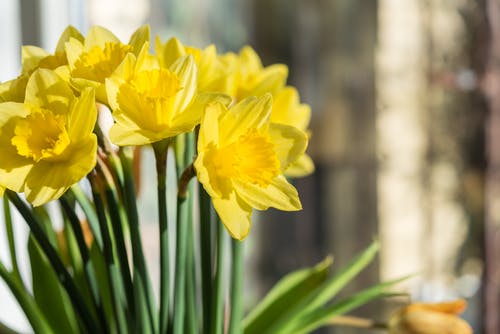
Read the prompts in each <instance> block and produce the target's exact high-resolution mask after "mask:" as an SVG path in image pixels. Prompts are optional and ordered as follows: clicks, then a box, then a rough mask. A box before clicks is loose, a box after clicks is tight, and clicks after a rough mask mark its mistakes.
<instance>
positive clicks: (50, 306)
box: [28, 235, 79, 334]
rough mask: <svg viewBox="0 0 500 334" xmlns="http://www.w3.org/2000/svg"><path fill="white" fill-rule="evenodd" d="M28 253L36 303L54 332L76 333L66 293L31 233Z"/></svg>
mask: <svg viewBox="0 0 500 334" xmlns="http://www.w3.org/2000/svg"><path fill="white" fill-rule="evenodd" d="M28 253H29V258H30V262H31V273H32V283H33V293H34V296H35V301H36V304H37V305H38V307H39V308H40V310H41V311H42V312H43V314H44V316H45V317H46V319H47V321H48V323H49V324H50V326H51V327H52V329H53V330H54V332H55V333H61V334H63V333H78V332H79V327H78V322H77V319H76V316H75V312H74V311H73V306H72V304H71V302H70V300H69V298H68V295H67V294H66V292H65V291H64V289H63V288H62V286H61V285H60V283H59V281H58V279H57V276H56V274H55V272H54V270H53V269H52V267H51V266H50V264H49V262H48V260H47V258H46V257H45V255H44V254H43V252H42V250H41V249H40V247H39V246H38V244H37V243H36V241H35V240H34V239H33V236H31V235H30V238H29V240H28Z"/></svg>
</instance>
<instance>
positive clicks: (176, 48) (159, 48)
mask: <svg viewBox="0 0 500 334" xmlns="http://www.w3.org/2000/svg"><path fill="white" fill-rule="evenodd" d="M155 52H156V55H157V57H158V60H159V61H160V65H161V66H162V67H165V68H169V67H170V66H171V65H172V64H173V63H174V62H175V61H176V60H177V59H179V58H180V57H182V56H185V55H186V50H185V49H184V46H183V45H182V43H181V42H180V41H179V40H178V39H177V38H175V37H173V38H171V39H169V40H168V41H167V42H166V43H165V44H164V45H162V44H161V40H160V37H159V36H157V37H156V40H155Z"/></svg>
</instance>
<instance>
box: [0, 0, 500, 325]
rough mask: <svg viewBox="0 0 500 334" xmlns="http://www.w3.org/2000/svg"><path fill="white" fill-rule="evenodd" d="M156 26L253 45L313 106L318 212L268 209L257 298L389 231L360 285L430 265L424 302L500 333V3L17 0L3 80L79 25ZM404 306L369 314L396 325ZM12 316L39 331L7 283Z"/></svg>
mask: <svg viewBox="0 0 500 334" xmlns="http://www.w3.org/2000/svg"><path fill="white" fill-rule="evenodd" d="M144 23H149V24H150V25H151V30H152V34H153V37H154V36H155V35H157V34H158V35H160V36H161V38H162V41H164V40H166V39H168V38H170V37H171V36H173V35H175V36H177V37H178V38H179V39H181V41H182V42H184V43H185V44H191V45H195V46H199V47H204V46H206V45H208V44H210V43H214V44H216V46H217V48H218V50H219V51H220V52H225V51H238V50H239V49H240V48H241V47H242V46H243V45H245V44H250V45H252V46H253V47H254V48H255V49H256V50H257V52H258V53H259V54H260V55H261V57H262V61H263V63H264V65H269V64H271V63H285V64H287V65H288V66H289V69H290V75H289V79H288V83H289V84H291V85H294V86H296V87H297V88H298V89H299V92H300V93H301V99H302V101H304V102H305V103H308V104H310V105H311V107H312V111H313V115H312V122H311V130H312V138H311V142H310V146H309V152H310V154H311V155H312V156H313V158H314V160H315V163H316V172H315V173H314V174H313V175H311V176H308V177H306V178H302V179H298V180H296V182H295V184H296V186H297V187H298V188H299V193H300V194H301V198H302V202H303V206H304V210H303V211H301V212H299V213H292V214H284V213H279V212H274V211H270V212H266V213H265V214H261V215H259V220H258V222H256V223H255V224H254V233H252V234H251V236H250V237H249V243H250V245H249V247H247V257H248V263H249V266H251V268H252V269H251V270H249V269H247V271H250V272H251V279H250V278H249V281H250V282H249V284H248V285H246V286H247V287H248V291H247V293H248V298H247V302H248V304H249V306H250V305H253V304H254V303H255V302H256V301H257V300H259V298H261V296H262V295H263V294H264V293H265V292H266V291H267V290H268V289H269V288H270V286H271V285H272V284H274V283H275V282H276V281H277V279H279V278H280V277H281V276H282V275H284V274H285V273H287V272H289V271H291V270H293V269H297V268H300V267H303V266H311V265H313V264H315V263H317V262H319V261H321V260H322V259H323V258H324V257H326V256H327V255H328V254H333V255H334V258H335V263H334V267H335V268H340V267H342V266H343V265H345V264H346V263H347V262H348V261H349V260H350V259H352V257H353V256H354V255H355V254H356V253H357V252H359V251H360V250H362V249H364V248H365V247H367V246H368V244H369V243H370V242H371V241H372V240H373V239H374V238H378V239H380V240H381V242H382V249H381V252H380V256H379V258H378V260H377V262H376V263H375V264H373V265H372V266H370V268H369V270H367V271H365V272H364V275H363V276H362V277H361V278H360V279H358V280H357V281H356V282H353V284H351V285H350V286H349V291H354V290H359V289H360V288H362V287H366V286H367V285H369V284H371V283H374V282H377V281H380V280H387V279H392V278H397V277H401V276H403V275H408V274H417V275H416V276H415V278H413V279H411V280H409V281H407V282H406V283H405V284H404V285H403V286H402V287H401V289H402V290H404V291H407V292H408V293H409V294H410V295H411V298H412V299H413V300H422V301H442V300H450V299H453V298H458V297H461V298H466V299H467V301H468V303H469V308H468V310H467V312H466V313H465V315H464V316H465V318H466V319H467V320H468V321H469V322H470V323H471V325H472V326H473V327H474V329H475V333H486V334H498V333H500V325H499V322H500V320H499V314H500V1H498V0H476V1H474V0H378V1H375V0H239V1H232V0H88V1H85V0H2V1H0V47H1V49H2V52H0V64H1V66H0V81H6V80H9V79H11V78H14V77H15V76H17V74H18V72H19V70H20V60H21V57H20V46H21V45H26V44H32V45H39V46H42V47H44V48H45V49H46V50H48V51H49V52H52V51H53V50H54V48H55V45H56V42H57V39H58V37H59V35H60V33H61V32H62V31H63V29H64V28H65V27H66V26H67V25H68V24H72V25H74V26H75V27H77V28H78V29H79V30H80V31H82V32H84V33H85V32H86V31H87V29H88V27H89V26H90V25H93V24H99V25H103V26H105V27H107V28H108V29H110V30H112V31H113V32H114V33H115V34H116V35H117V36H118V37H120V38H121V39H122V41H127V40H128V38H129V36H130V34H131V33H132V32H133V31H134V30H135V29H136V28H137V27H138V26H139V25H141V24H144ZM0 159H1V157H0ZM144 196H146V197H147V194H144ZM152 196H154V194H153V195H152ZM145 220H146V221H147V223H144V224H143V227H144V230H145V234H144V235H145V237H146V238H148V237H149V236H150V237H151V238H154V236H155V235H156V232H155V231H156V229H155V225H154V219H147V217H146V219H145ZM150 220H151V221H150ZM1 225H3V224H1ZM18 225H19V226H17V228H18V234H17V235H18V237H19V240H20V242H22V240H23V238H25V237H26V231H25V230H24V226H22V224H18ZM2 228H3V226H2V227H0V238H2V239H1V241H0V258H1V259H2V260H3V261H5V262H6V263H8V258H7V256H6V249H4V248H6V241H5V240H4V237H5V231H4V230H2ZM148 233H149V235H148ZM150 247H151V249H150V250H149V253H150V254H151V256H154V254H156V253H155V252H156V249H155V246H154V243H151V246H150ZM21 255H22V254H21ZM153 262H154V261H153ZM151 270H152V271H153V272H154V271H155V270H157V268H152V269H151ZM346 292H348V291H346ZM397 305H399V304H398V302H387V303H379V304H377V305H371V306H368V307H365V308H363V309H361V310H359V311H358V312H355V313H356V314H358V315H364V316H373V317H375V318H378V319H383V318H384V317H385V316H386V315H387V314H389V313H390V312H391V310H393V309H394V307H396V306H397ZM0 320H1V321H3V322H5V323H6V324H9V325H12V326H13V327H15V328H18V329H20V330H22V331H26V332H29V330H30V329H29V327H27V326H28V325H27V324H26V321H25V320H24V318H23V317H22V315H20V312H19V308H17V306H16V305H15V303H13V302H12V297H11V296H10V295H9V293H8V292H7V290H6V289H5V286H4V285H3V282H2V283H0ZM323 332H324V333H358V332H359V331H351V332H350V331H348V330H345V329H337V330H336V331H335V330H333V329H332V330H329V329H326V330H324V331H323ZM365 332H366V333H368V332H367V331H365Z"/></svg>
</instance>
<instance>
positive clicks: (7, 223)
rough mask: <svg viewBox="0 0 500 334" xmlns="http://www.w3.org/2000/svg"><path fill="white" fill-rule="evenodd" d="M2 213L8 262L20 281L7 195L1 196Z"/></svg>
mask: <svg viewBox="0 0 500 334" xmlns="http://www.w3.org/2000/svg"><path fill="white" fill-rule="evenodd" d="M3 214H4V217H5V230H6V232H7V240H8V242H9V252H10V262H11V264H12V273H13V274H14V276H15V277H16V278H17V279H18V280H19V282H22V278H21V273H20V272H19V265H18V263H17V254H16V242H15V240H14V228H13V225H12V215H11V212H10V205H9V200H8V199H7V196H4V197H3Z"/></svg>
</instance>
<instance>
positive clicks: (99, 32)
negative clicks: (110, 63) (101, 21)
mask: <svg viewBox="0 0 500 334" xmlns="http://www.w3.org/2000/svg"><path fill="white" fill-rule="evenodd" d="M108 42H111V43H120V40H119V39H118V37H116V36H115V34H113V33H112V32H111V31H109V30H108V29H106V28H104V27H101V26H92V27H91V28H90V29H89V32H88V33H87V38H85V42H84V49H85V50H86V51H88V50H90V49H92V48H93V47H94V46H98V47H100V48H102V49H104V46H105V44H106V43H108Z"/></svg>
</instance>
